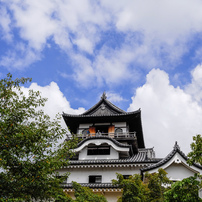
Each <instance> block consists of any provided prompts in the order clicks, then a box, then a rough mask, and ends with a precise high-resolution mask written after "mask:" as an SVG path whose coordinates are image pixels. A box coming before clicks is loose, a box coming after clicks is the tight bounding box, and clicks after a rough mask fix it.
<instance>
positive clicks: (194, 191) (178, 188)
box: [164, 175, 202, 202]
mask: <svg viewBox="0 0 202 202" xmlns="http://www.w3.org/2000/svg"><path fill="white" fill-rule="evenodd" d="M201 185H202V184H201V182H200V181H199V180H198V178H197V175H195V176H194V177H193V176H191V177H188V178H185V179H183V180H182V181H178V182H175V183H173V184H172V186H171V189H169V190H168V191H167V192H165V193H164V196H165V201H166V202H170V201H173V202H178V201H184V202H198V201H202V199H200V198H199V196H198V190H199V189H200V188H201V187H202V186H201Z"/></svg>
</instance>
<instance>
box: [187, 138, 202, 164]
mask: <svg viewBox="0 0 202 202" xmlns="http://www.w3.org/2000/svg"><path fill="white" fill-rule="evenodd" d="M193 141H194V142H193V143H191V149H192V151H191V152H190V153H189V154H188V157H189V160H188V163H189V164H190V165H192V164H193V163H199V164H200V165H202V136H201V135H196V136H194V137H193Z"/></svg>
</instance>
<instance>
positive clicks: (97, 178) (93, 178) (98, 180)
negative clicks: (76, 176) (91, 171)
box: [89, 175, 102, 184]
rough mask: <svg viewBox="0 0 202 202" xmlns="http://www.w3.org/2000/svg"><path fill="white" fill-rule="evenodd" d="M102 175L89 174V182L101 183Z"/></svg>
mask: <svg viewBox="0 0 202 202" xmlns="http://www.w3.org/2000/svg"><path fill="white" fill-rule="evenodd" d="M101 182H102V176H101V175H90V176H89V183H98V184H99V183H101Z"/></svg>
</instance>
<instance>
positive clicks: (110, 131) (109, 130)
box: [108, 125, 115, 138]
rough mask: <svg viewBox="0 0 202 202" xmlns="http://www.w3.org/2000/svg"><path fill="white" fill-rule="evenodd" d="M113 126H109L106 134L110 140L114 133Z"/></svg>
mask: <svg viewBox="0 0 202 202" xmlns="http://www.w3.org/2000/svg"><path fill="white" fill-rule="evenodd" d="M114 129H115V126H113V125H112V126H109V128H108V134H109V137H112V138H114V132H115V130H114Z"/></svg>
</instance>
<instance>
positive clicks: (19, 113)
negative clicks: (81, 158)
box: [0, 74, 76, 201]
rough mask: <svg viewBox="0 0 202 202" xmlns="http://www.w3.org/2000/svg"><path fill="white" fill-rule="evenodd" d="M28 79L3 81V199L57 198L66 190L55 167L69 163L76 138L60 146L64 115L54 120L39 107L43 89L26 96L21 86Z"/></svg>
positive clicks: (0, 122) (0, 149) (0, 181)
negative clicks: (61, 185) (61, 122)
mask: <svg viewBox="0 0 202 202" xmlns="http://www.w3.org/2000/svg"><path fill="white" fill-rule="evenodd" d="M29 81H31V79H28V78H21V79H15V80H13V79H12V75H10V74H8V75H7V78H5V79H2V80H0V195H1V197H0V200H1V201H4V200H5V201H6V200H8V201H21V200H22V201H31V200H33V199H35V200H43V199H50V198H51V199H54V198H56V196H57V195H58V193H60V194H61V196H62V195H64V194H63V191H62V189H61V187H60V183H61V182H62V181H63V180H64V179H65V178H67V174H66V175H65V176H63V177H60V178H57V175H56V173H55V170H57V169H60V168H61V167H62V166H63V165H67V163H68V162H67V156H71V155H72V153H71V150H70V149H71V148H73V147H74V146H75V145H76V142H75V141H74V140H72V141H68V142H67V141H66V142H64V143H62V144H61V145H60V146H58V141H59V140H60V139H61V138H62V137H64V135H66V134H67V131H66V130H65V129H63V128H62V127H61V125H60V117H59V116H56V117H55V119H54V120H53V121H52V120H51V119H50V117H49V116H48V115H46V114H45V113H44V112H43V111H42V110H40V109H39V108H41V107H43V106H44V104H45V101H46V99H45V98H42V97H41V96H40V93H39V92H35V91H33V90H30V91H29V95H27V96H25V95H24V93H23V91H22V88H21V85H23V84H25V83H26V82H29Z"/></svg>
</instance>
